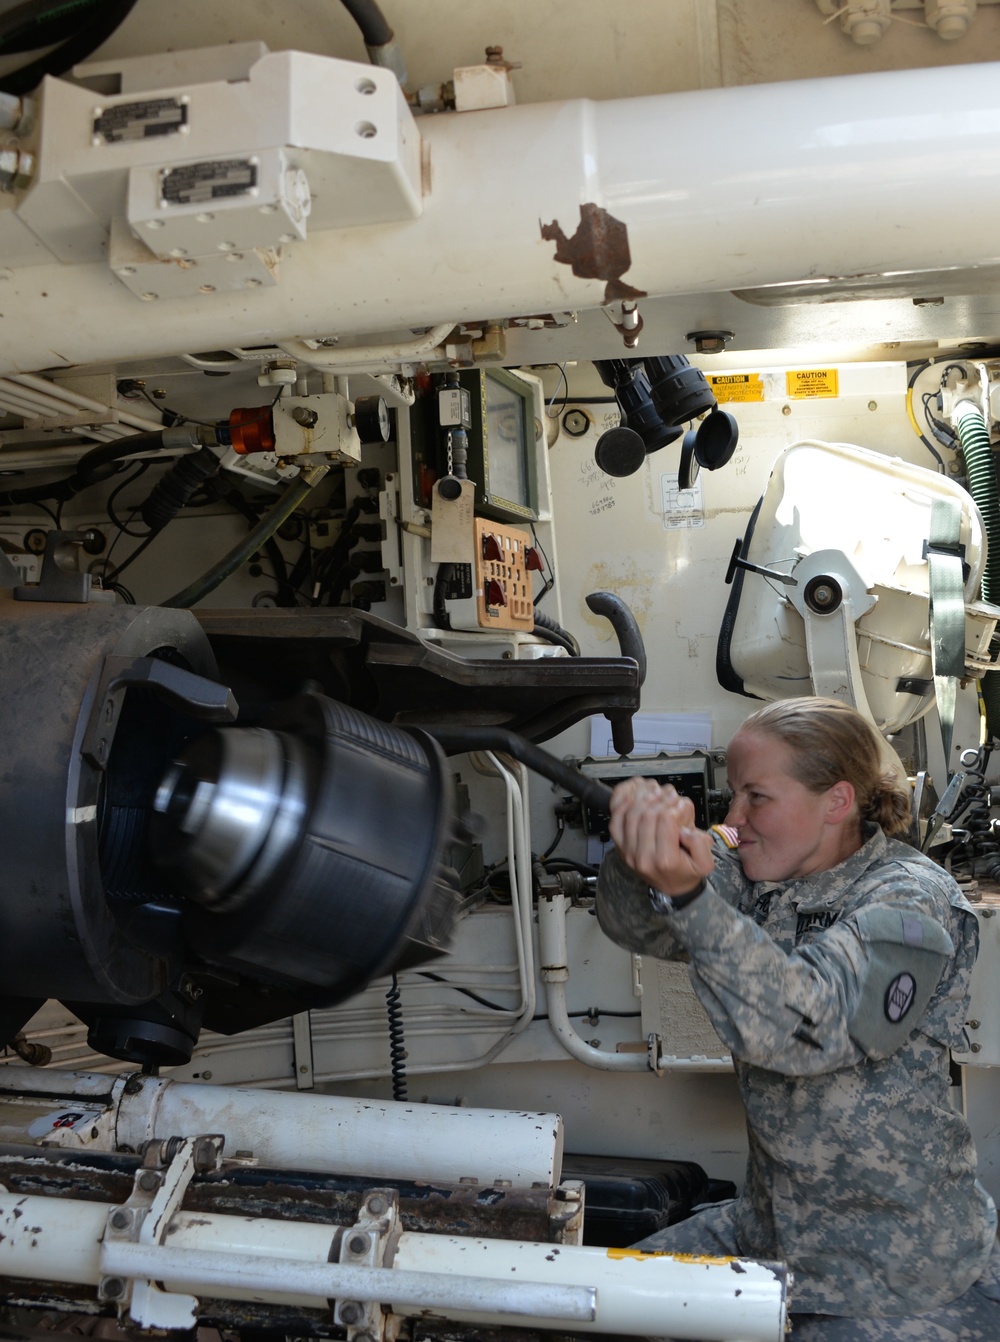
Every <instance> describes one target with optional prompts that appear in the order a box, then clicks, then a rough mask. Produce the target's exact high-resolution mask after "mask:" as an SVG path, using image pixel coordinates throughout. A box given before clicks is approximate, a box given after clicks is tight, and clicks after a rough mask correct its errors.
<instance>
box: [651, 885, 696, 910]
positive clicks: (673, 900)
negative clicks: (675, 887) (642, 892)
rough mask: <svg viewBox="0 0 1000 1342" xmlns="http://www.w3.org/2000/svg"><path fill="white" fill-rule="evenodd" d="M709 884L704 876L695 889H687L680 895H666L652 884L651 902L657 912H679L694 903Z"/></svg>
mask: <svg viewBox="0 0 1000 1342" xmlns="http://www.w3.org/2000/svg"><path fill="white" fill-rule="evenodd" d="M707 884H708V882H707V881H706V880H705V878H704V876H703V877H702V878H701V880H700V881H699V882H698V884H697V885H696V886H695V887H694V889H693V890H685V891H684V893H683V894H680V895H665V894H664V893H663V891H662V890H657V889H656V887H655V886H652V885H651V886H650V887H649V902H650V904H652V906H653V908H654V909H655V910H656V912H657V913H677V912H678V911H679V910H680V909H686V908H687V906H688V905H689V904H693V903H694V901H695V900H696V899H697V898H698V896H699V895H700V894H701V892H702V891H703V890H704V889H705V886H706V885H707Z"/></svg>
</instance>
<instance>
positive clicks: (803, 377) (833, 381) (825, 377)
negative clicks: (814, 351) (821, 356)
mask: <svg viewBox="0 0 1000 1342" xmlns="http://www.w3.org/2000/svg"><path fill="white" fill-rule="evenodd" d="M785 387H786V389H787V393H788V395H789V396H790V397H791V398H792V399H793V400H812V399H814V398H816V397H819V396H839V395H840V392H839V390H838V379H837V370H836V368H793V369H792V370H791V372H788V373H786V374H785Z"/></svg>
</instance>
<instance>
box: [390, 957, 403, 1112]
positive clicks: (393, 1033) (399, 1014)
mask: <svg viewBox="0 0 1000 1342" xmlns="http://www.w3.org/2000/svg"><path fill="white" fill-rule="evenodd" d="M385 1007H386V1015H387V1017H388V1020H389V1064H390V1066H391V1068H392V1098H393V1099H394V1100H405V1099H406V1098H407V1093H406V1044H405V1041H404V1039H403V1002H402V993H401V992H400V990H399V982H398V980H397V978H396V975H395V974H393V976H392V987H391V988H390V989H389V991H388V992H387V993H386V995H385Z"/></svg>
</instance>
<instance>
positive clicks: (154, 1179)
mask: <svg viewBox="0 0 1000 1342" xmlns="http://www.w3.org/2000/svg"><path fill="white" fill-rule="evenodd" d="M136 1182H137V1183H138V1185H139V1187H140V1188H141V1189H142V1191H143V1192H144V1193H153V1192H155V1191H156V1189H158V1188H159V1186H160V1176H159V1175H158V1174H157V1172H156V1171H155V1170H142V1171H141V1172H140V1174H139V1178H138V1179H137V1181H136Z"/></svg>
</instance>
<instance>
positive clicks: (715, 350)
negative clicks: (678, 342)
mask: <svg viewBox="0 0 1000 1342" xmlns="http://www.w3.org/2000/svg"><path fill="white" fill-rule="evenodd" d="M735 336H736V332H735V331H689V332H688V333H687V335H686V336H685V337H684V339H685V340H688V341H693V342H694V347H695V349H696V350H697V352H698V353H699V354H721V353H722V352H723V350H724V349H725V348H726V346H727V345H728V344H729V342H730V340H733V339H735Z"/></svg>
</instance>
